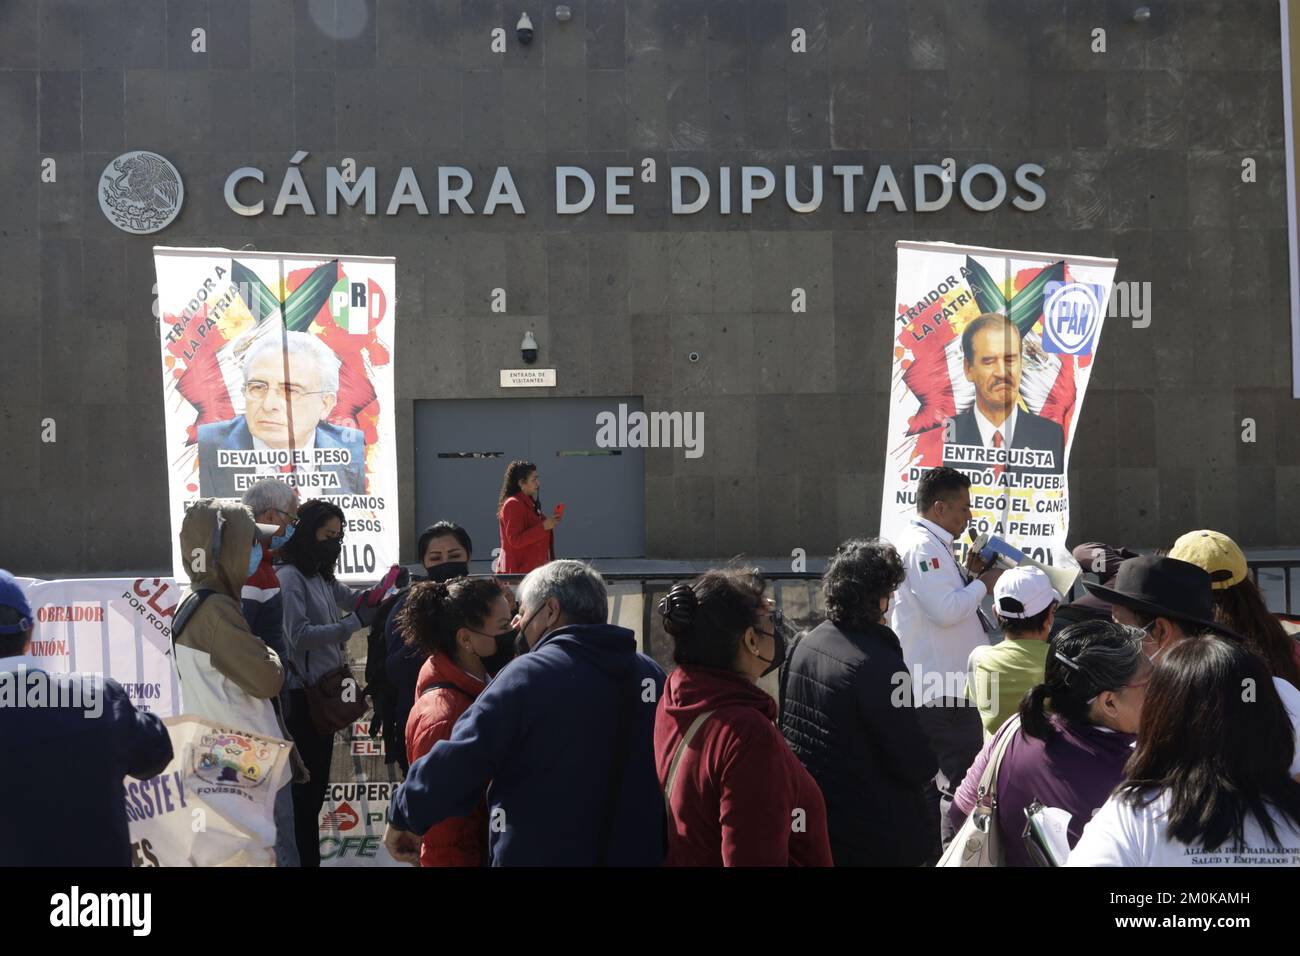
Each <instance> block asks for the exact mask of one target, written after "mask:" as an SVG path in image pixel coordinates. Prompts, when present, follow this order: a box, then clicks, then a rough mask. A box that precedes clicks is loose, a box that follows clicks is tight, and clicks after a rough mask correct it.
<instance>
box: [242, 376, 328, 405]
mask: <svg viewBox="0 0 1300 956" xmlns="http://www.w3.org/2000/svg"><path fill="white" fill-rule="evenodd" d="M272 387H274V388H275V391H276V392H277V393H278V394H279V396H280V397H281V398H283V399H284V400H285V401H287V402H297V401H301V400H302V399H304V398H306V397H307V396H308V395H325V394H327V392H326V390H324V389H320V390H317V391H314V392H309V391H307V389H305V388H303V387H302V386H301V385H293V384H277V385H275V386H271V385H270V384H269V383H267V382H261V381H258V380H257V379H253V380H252V381H250V382H245V383H244V395H245V397H247V398H251V399H253V400H254V401H258V402H260V401H262V400H263V399H264V398H266V395H267V393H268V392H269V391H270V390H271V389H272Z"/></svg>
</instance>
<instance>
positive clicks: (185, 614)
mask: <svg viewBox="0 0 1300 956" xmlns="http://www.w3.org/2000/svg"><path fill="white" fill-rule="evenodd" d="M216 593H217V592H216V591H215V590H213V589H212V588H199V589H198V590H197V591H192V592H190V596H189V597H187V598H186V599H185V600H184V601H182V602H181V606H180V607H178V608H177V609H176V616H175V617H173V618H172V663H173V665H174V664H175V661H176V638H178V637H180V636H181V631H183V630H185V627H186V625H188V624H189V623H190V618H192V617H194V612H195V611H197V610H198V609H199V607H200V606H201V605H202V604H203V602H204V601H206V600H207V599H208V598H210V597H212V595H214V594H216ZM176 679H177V680H180V679H181V669H180V668H179V667H177V668H176Z"/></svg>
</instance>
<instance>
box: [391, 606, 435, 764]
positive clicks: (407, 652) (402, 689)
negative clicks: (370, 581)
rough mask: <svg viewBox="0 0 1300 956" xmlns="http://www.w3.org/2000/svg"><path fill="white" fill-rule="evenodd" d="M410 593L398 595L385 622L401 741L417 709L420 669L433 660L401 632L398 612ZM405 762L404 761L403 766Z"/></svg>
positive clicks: (397, 726)
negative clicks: (399, 631) (415, 708)
mask: <svg viewBox="0 0 1300 956" xmlns="http://www.w3.org/2000/svg"><path fill="white" fill-rule="evenodd" d="M410 593H411V592H410V591H404V592H402V593H401V594H400V595H398V597H397V600H396V601H394V602H393V609H392V610H391V611H390V612H389V613H388V620H387V621H386V622H384V644H385V646H386V647H387V649H388V655H387V657H386V658H385V661H384V666H385V668H386V670H387V673H388V681H389V683H391V684H392V685H393V687H395V688H396V689H397V701H396V704H395V706H394V710H393V714H392V720H393V726H394V727H395V728H396V729H397V739H398V740H403V741H404V740H406V719H407V718H408V717H409V716H410V714H411V708H412V707H414V706H415V684H416V681H418V680H419V679H420V668H421V667H423V666H424V662H425V661H427V660H428V659H429V654H428V652H427V651H424V650H422V649H420V648H419V647H414V646H412V645H410V644H407V643H406V641H404V640H403V639H402V635H401V634H400V633H398V630H397V612H398V611H400V610H401V609H402V605H403V604H405V603H406V595H407V594H410ZM405 762H406V761H402V763H403V764H405Z"/></svg>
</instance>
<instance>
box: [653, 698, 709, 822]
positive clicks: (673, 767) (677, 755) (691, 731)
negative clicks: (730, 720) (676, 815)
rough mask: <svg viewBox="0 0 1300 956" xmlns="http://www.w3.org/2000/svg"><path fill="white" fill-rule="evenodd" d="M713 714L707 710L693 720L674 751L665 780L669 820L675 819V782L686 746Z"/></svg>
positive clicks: (665, 804)
mask: <svg viewBox="0 0 1300 956" xmlns="http://www.w3.org/2000/svg"><path fill="white" fill-rule="evenodd" d="M711 716H713V711H711V710H706V711H704V713H702V714H699V715H697V716H696V718H695V719H694V720H693V721H691V725H690V726H689V727H687V728H686V733H685V734H684V735H682V739H681V742H680V743H679V744H678V745H677V750H676V751H675V752H674V753H673V760H672V763H670V764H669V765H668V776H667V778H666V779H665V781H664V809H666V810H667V811H668V819H669V820H671V819H673V803H672V798H673V784H675V783H676V782H677V768H678V766H680V764H681V762H682V756H683V755H684V754H685V753H686V748H687V747H688V746H690V743H691V741H692V740H694V739H695V734H696V733H697V732H698V731H699V729H700V727H702V726H703V725H704V722H705V721H706V720H708V719H709V718H710V717H711Z"/></svg>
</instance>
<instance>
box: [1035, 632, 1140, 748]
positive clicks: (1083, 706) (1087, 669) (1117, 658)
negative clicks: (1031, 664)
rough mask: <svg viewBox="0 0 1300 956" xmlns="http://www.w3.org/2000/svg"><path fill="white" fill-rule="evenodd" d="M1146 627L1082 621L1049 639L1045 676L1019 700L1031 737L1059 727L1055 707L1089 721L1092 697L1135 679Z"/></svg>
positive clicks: (1043, 737)
mask: <svg viewBox="0 0 1300 956" xmlns="http://www.w3.org/2000/svg"><path fill="white" fill-rule="evenodd" d="M1142 638H1143V633H1142V632H1141V631H1139V630H1138V629H1137V628H1135V627H1129V626H1128V625H1127V624H1116V623H1115V622H1114V621H1080V622H1079V623H1078V624H1071V625H1070V626H1069V627H1067V628H1064V629H1062V630H1061V631H1059V632H1058V633H1057V634H1056V635H1055V636H1053V637H1052V638H1051V640H1049V641H1048V642H1047V662H1046V665H1045V666H1044V668H1043V682H1042V683H1041V684H1038V685H1036V686H1034V687H1033V688H1031V689H1030V691H1029V692H1028V693H1027V694H1025V697H1024V700H1022V701H1021V702H1020V727H1021V729H1023V730H1024V732H1025V733H1026V734H1027V735H1029V736H1030V737H1037V738H1038V739H1039V740H1044V741H1045V740H1048V739H1049V738H1050V737H1051V736H1052V735H1053V734H1054V733H1056V729H1055V728H1054V727H1053V726H1052V722H1051V720H1050V719H1049V718H1048V715H1047V707H1048V706H1049V705H1050V706H1051V710H1052V713H1054V714H1056V715H1057V716H1058V717H1060V718H1061V719H1062V720H1065V721H1068V722H1070V723H1074V724H1088V723H1090V721H1089V719H1088V711H1089V709H1090V707H1091V705H1092V701H1093V700H1094V699H1095V698H1096V697H1097V695H1099V694H1101V693H1102V692H1103V691H1108V690H1116V689H1118V688H1120V687H1123V686H1124V685H1125V684H1127V683H1129V682H1130V681H1132V679H1133V676H1134V675H1135V674H1136V673H1137V671H1138V668H1139V667H1140V666H1141V664H1142V660H1143V655H1142Z"/></svg>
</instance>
